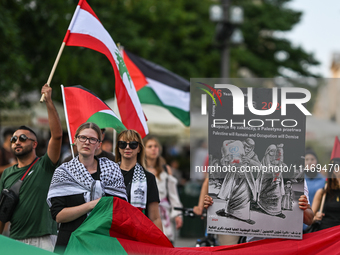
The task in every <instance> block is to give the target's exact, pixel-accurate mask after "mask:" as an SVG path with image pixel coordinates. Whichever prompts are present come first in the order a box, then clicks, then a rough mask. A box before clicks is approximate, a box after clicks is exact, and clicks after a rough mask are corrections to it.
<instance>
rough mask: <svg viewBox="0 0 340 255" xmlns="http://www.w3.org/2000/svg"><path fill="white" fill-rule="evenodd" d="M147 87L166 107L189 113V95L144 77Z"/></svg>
mask: <svg viewBox="0 0 340 255" xmlns="http://www.w3.org/2000/svg"><path fill="white" fill-rule="evenodd" d="M146 80H147V82H148V85H147V86H149V87H151V88H152V89H153V91H154V92H155V93H156V94H157V96H158V98H159V99H160V100H161V101H162V102H163V104H165V105H167V106H173V107H176V108H179V109H181V110H183V111H186V112H189V111H190V93H189V92H184V91H182V90H179V89H175V88H171V87H169V86H167V85H165V84H164V83H161V82H159V81H156V80H153V79H151V78H148V77H146Z"/></svg>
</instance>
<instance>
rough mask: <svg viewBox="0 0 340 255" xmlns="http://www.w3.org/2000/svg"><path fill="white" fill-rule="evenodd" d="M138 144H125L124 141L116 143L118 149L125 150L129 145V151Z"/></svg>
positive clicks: (134, 142) (135, 142) (133, 142)
mask: <svg viewBox="0 0 340 255" xmlns="http://www.w3.org/2000/svg"><path fill="white" fill-rule="evenodd" d="M138 144H139V143H138V142H137V141H132V142H129V143H127V142H125V141H118V147H119V149H125V148H126V147H127V145H129V147H130V149H132V150H135V149H137V147H138Z"/></svg>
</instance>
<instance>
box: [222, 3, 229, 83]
mask: <svg viewBox="0 0 340 255" xmlns="http://www.w3.org/2000/svg"><path fill="white" fill-rule="evenodd" d="M222 10H223V23H224V24H228V21H229V17H228V14H229V0H222ZM229 51H230V50H229V37H226V38H224V41H222V50H221V77H222V78H227V77H229Z"/></svg>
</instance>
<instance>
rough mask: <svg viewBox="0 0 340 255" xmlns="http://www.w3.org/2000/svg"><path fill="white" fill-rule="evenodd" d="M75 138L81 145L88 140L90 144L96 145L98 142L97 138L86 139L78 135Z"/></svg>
mask: <svg viewBox="0 0 340 255" xmlns="http://www.w3.org/2000/svg"><path fill="white" fill-rule="evenodd" d="M77 138H78V140H79V141H80V142H82V143H85V142H86V140H89V143H90V144H96V143H97V142H99V139H97V138H94V137H87V136H84V135H78V136H77Z"/></svg>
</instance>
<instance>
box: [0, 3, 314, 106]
mask: <svg viewBox="0 0 340 255" xmlns="http://www.w3.org/2000/svg"><path fill="white" fill-rule="evenodd" d="M289 1H290V0H232V1H231V3H232V4H233V5H239V6H242V7H243V9H244V19H245V20H244V23H243V25H242V26H241V29H242V32H243V36H244V42H243V44H242V45H240V46H237V47H232V48H231V54H230V63H231V72H230V74H231V77H242V76H244V75H243V73H244V71H245V70H246V72H248V73H250V74H251V75H252V76H253V77H262V78H273V77H277V76H289V75H291V74H294V75H296V76H314V77H317V76H318V75H317V74H314V73H311V72H309V71H308V68H309V67H310V66H314V65H318V61H317V60H316V59H315V58H314V56H313V54H311V53H307V52H306V51H305V50H303V49H302V48H301V47H296V46H294V45H292V43H291V42H290V41H289V40H287V39H284V38H283V37H282V36H280V32H285V31H289V30H291V29H292V28H293V26H294V25H295V24H297V23H298V22H299V21H300V19H301V15H302V13H301V12H298V11H294V10H291V9H289V8H288V7H287V2H289ZM216 2H218V1H211V0H201V1H197V0H171V1H170V0H163V1H157V0H143V1H137V0H112V1H108V0H96V1H93V0H88V3H89V4H90V6H91V7H92V9H93V10H94V12H95V13H96V14H97V16H98V17H99V19H100V20H101V22H102V24H103V25H104V27H105V28H106V30H107V31H108V32H109V33H110V34H111V36H112V38H113V40H114V41H115V42H116V43H118V42H119V43H121V45H123V46H124V47H125V48H126V49H127V50H129V51H131V52H132V53H134V54H136V55H139V56H141V57H143V58H146V59H148V60H150V61H152V62H155V63H157V64H159V65H162V66H164V67H165V68H167V69H169V70H171V71H173V72H175V73H177V74H178V75H181V76H183V77H184V78H186V79H190V78H191V77H219V75H220V49H219V47H218V44H217V43H216V41H215V40H214V37H215V24H214V23H213V22H211V21H210V20H209V7H210V5H211V4H213V3H216ZM77 3H78V1H77V0H66V1H60V0H49V1H35V0H33V1H32V0H17V1H12V0H2V4H1V8H0V35H1V44H0V52H1V54H0V60H1V66H0V91H1V93H0V107H1V108H3V107H16V106H19V104H20V105H22V104H24V103H25V101H27V100H28V97H27V94H28V93H27V92H30V91H34V90H35V91H36V90H38V91H39V90H40V88H41V86H42V85H43V84H44V83H46V81H47V78H48V75H49V73H50V71H51V68H52V65H53V62H54V60H55V58H56V55H57V53H58V50H59V47H60V45H61V43H62V40H63V38H64V36H65V33H66V30H67V27H68V25H69V23H70V20H71V18H72V15H73V12H74V10H75V7H76V5H77ZM60 84H63V85H65V86H72V85H78V84H81V85H83V86H84V87H86V88H88V89H90V90H92V91H93V92H94V93H96V94H97V95H98V96H99V97H100V98H101V99H103V100H106V99H108V98H111V97H113V96H114V73H113V70H112V67H111V65H110V63H109V61H108V60H107V59H106V57H105V56H104V55H102V54H100V53H98V52H95V51H92V50H89V49H85V48H80V47H65V49H64V52H63V54H62V57H61V60H60V62H59V65H58V67H57V70H56V72H55V75H54V77H53V80H52V84H51V86H52V87H53V88H54V92H53V97H54V98H55V99H56V100H58V101H61V91H60V88H59V85H60ZM18 99H20V100H18Z"/></svg>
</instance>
